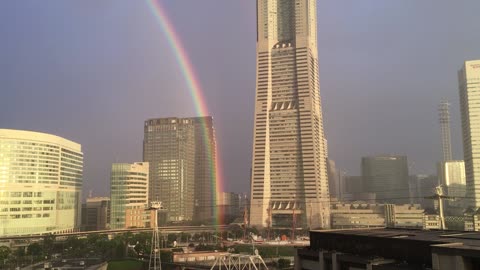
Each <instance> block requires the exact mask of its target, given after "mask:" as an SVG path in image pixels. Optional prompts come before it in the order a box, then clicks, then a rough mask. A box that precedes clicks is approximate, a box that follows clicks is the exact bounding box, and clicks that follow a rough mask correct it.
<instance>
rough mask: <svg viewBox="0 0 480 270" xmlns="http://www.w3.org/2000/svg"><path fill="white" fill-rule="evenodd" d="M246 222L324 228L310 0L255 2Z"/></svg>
mask: <svg viewBox="0 0 480 270" xmlns="http://www.w3.org/2000/svg"><path fill="white" fill-rule="evenodd" d="M256 83H257V86H256V100H255V128H254V144H253V159H252V178H251V210H250V223H251V225H253V226H260V227H267V226H273V227H286V228H287V227H291V226H292V225H294V224H296V225H294V226H298V227H310V228H318V227H322V228H328V227H329V224H330V217H329V216H330V215H329V212H330V210H329V190H328V177H327V159H326V158H327V149H326V140H325V136H324V131H323V120H322V110H321V102H320V85H319V77H318V52H317V19H316V0H258V1H257V82H256Z"/></svg>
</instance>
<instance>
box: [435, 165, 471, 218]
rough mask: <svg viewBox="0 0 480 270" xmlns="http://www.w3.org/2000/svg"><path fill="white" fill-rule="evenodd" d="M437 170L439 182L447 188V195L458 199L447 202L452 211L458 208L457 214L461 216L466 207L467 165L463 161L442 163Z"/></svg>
mask: <svg viewBox="0 0 480 270" xmlns="http://www.w3.org/2000/svg"><path fill="white" fill-rule="evenodd" d="M437 169H438V178H439V182H440V184H442V185H443V186H444V187H445V191H446V194H447V195H448V196H452V197H456V198H458V199H457V200H455V201H447V204H448V206H449V208H450V210H453V209H452V208H457V209H458V210H457V211H456V212H457V214H460V213H461V212H462V211H463V210H464V208H465V206H466V205H465V201H466V200H465V196H466V177H465V163H464V162H463V160H451V161H446V162H440V163H439V164H438V168H437Z"/></svg>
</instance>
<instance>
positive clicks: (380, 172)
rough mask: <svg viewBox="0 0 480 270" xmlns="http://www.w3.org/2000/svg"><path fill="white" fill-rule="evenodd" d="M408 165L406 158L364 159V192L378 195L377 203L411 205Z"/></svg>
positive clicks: (381, 157)
mask: <svg viewBox="0 0 480 270" xmlns="http://www.w3.org/2000/svg"><path fill="white" fill-rule="evenodd" d="M408 177H409V176H408V165H407V157H405V156H373V157H363V158H362V178H363V185H364V188H363V190H364V192H370V193H375V194H376V199H377V202H381V203H393V204H403V203H409V201H410V195H409V187H408Z"/></svg>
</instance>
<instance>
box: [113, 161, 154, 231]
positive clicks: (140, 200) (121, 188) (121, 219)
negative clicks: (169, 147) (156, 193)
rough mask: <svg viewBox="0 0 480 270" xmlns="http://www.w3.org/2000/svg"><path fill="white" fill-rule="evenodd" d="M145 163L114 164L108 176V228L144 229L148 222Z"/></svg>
mask: <svg viewBox="0 0 480 270" xmlns="http://www.w3.org/2000/svg"><path fill="white" fill-rule="evenodd" d="M148 172H149V166H148V163H147V162H137V163H133V164H130V163H114V164H112V173H111V176H110V205H111V211H110V215H111V218H110V228H111V229H123V228H130V227H145V226H147V225H146V223H147V222H150V221H149V217H148V216H147V214H146V212H145V209H146V208H147V207H148Z"/></svg>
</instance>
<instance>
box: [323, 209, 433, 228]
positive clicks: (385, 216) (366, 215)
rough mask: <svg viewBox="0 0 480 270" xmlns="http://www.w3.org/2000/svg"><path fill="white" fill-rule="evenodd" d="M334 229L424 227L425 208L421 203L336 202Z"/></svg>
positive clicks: (332, 210)
mask: <svg viewBox="0 0 480 270" xmlns="http://www.w3.org/2000/svg"><path fill="white" fill-rule="evenodd" d="M331 218H332V224H331V226H332V228H333V229H348V228H372V227H385V226H388V227H397V228H422V227H424V224H423V223H424V210H423V209H422V208H421V207H420V205H410V204H406V205H393V204H374V203H373V204H372V203H364V202H356V203H341V202H339V203H334V204H332V206H331Z"/></svg>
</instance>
